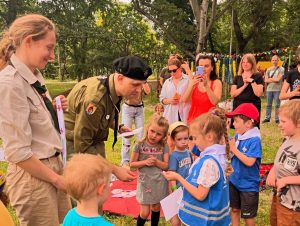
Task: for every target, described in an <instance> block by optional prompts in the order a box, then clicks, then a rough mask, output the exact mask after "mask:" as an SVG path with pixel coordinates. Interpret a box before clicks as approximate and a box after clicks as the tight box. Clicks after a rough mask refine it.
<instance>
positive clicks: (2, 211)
mask: <svg viewBox="0 0 300 226" xmlns="http://www.w3.org/2000/svg"><path fill="white" fill-rule="evenodd" d="M0 219H1V226H14V222H13V220H12V218H11V216H10V215H9V212H8V210H7V209H6V207H5V206H4V204H3V203H2V202H1V201H0Z"/></svg>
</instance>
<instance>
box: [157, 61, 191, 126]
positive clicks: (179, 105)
mask: <svg viewBox="0 0 300 226" xmlns="http://www.w3.org/2000/svg"><path fill="white" fill-rule="evenodd" d="M168 71H169V73H170V74H171V78H168V79H167V80H166V81H165V83H164V84H163V87H162V90H161V93H160V96H159V99H160V102H161V103H162V104H163V105H164V113H163V116H164V117H166V118H167V119H168V122H169V124H172V123H173V122H177V121H183V122H185V123H186V122H187V115H188V112H189V107H190V103H189V100H188V99H187V100H185V101H183V100H182V98H181V97H182V95H183V94H184V92H185V90H186V89H187V86H188V83H189V78H188V76H187V75H186V74H184V73H183V72H182V62H181V61H180V60H179V59H177V58H171V59H169V60H168Z"/></svg>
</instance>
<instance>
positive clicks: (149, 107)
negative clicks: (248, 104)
mask: <svg viewBox="0 0 300 226" xmlns="http://www.w3.org/2000/svg"><path fill="white" fill-rule="evenodd" d="M46 84H47V87H48V89H49V91H50V93H51V95H53V96H55V95H57V94H59V93H61V92H63V91H65V90H68V89H70V88H72V87H73V86H74V84H75V82H63V83H60V82H58V81H55V80H47V81H46ZM144 102H145V122H147V121H148V119H149V117H150V116H151V115H152V114H153V113H154V105H155V104H156V103H157V102H158V99H157V97H156V94H155V91H153V92H152V94H151V95H150V96H149V97H147V98H145V101H144ZM262 109H263V110H262V119H263V118H264V115H265V101H264V100H263V107H262ZM273 118H274V117H273ZM231 132H232V131H231ZM261 134H262V147H263V157H262V162H263V163H270V162H273V161H274V158H275V155H276V152H277V150H278V148H279V146H280V144H281V141H282V137H281V134H280V131H279V129H278V126H277V124H275V123H274V122H271V123H268V124H261ZM112 141H113V131H112V130H111V131H110V135H109V139H108V141H107V142H106V150H107V151H106V156H107V159H108V160H109V161H111V162H113V163H115V164H120V161H121V153H120V152H121V151H120V147H121V139H118V142H117V144H116V146H115V149H114V150H112V148H111V145H112ZM0 142H1V141H0ZM6 168H7V164H6V163H0V170H2V171H4V172H5V171H6ZM270 205H271V191H270V190H265V191H262V192H260V200H259V209H258V216H257V218H256V221H257V225H260V226H265V225H269V210H270ZM9 211H10V213H11V215H12V216H13V219H14V221H15V222H16V225H18V222H17V218H16V216H15V213H14V211H13V210H12V209H11V208H9ZM105 217H106V218H107V219H108V220H109V221H111V222H112V223H113V224H115V225H118V226H127V225H134V224H135V220H134V219H133V218H131V217H126V216H125V217H124V216H116V215H110V214H108V213H106V214H105ZM146 225H148V226H149V225H150V222H147V223H146ZM160 225H170V223H168V222H165V220H164V219H161V220H160ZM242 225H243V223H242Z"/></svg>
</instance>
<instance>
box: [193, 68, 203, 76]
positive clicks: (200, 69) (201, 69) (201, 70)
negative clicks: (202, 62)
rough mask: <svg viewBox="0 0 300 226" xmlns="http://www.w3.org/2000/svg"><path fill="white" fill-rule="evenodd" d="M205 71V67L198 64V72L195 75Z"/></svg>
mask: <svg viewBox="0 0 300 226" xmlns="http://www.w3.org/2000/svg"><path fill="white" fill-rule="evenodd" d="M203 72H204V67H203V66H197V67H196V73H195V75H202V74H203Z"/></svg>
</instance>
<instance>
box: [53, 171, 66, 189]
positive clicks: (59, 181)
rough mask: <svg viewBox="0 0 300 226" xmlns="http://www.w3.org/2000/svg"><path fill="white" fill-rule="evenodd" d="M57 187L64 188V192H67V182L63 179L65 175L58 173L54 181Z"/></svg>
mask: <svg viewBox="0 0 300 226" xmlns="http://www.w3.org/2000/svg"><path fill="white" fill-rule="evenodd" d="M52 184H53V185H54V186H55V187H56V188H58V189H60V190H62V191H63V192H66V188H65V182H64V179H63V176H61V175H57V177H56V178H55V180H54V181H53V183H52Z"/></svg>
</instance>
